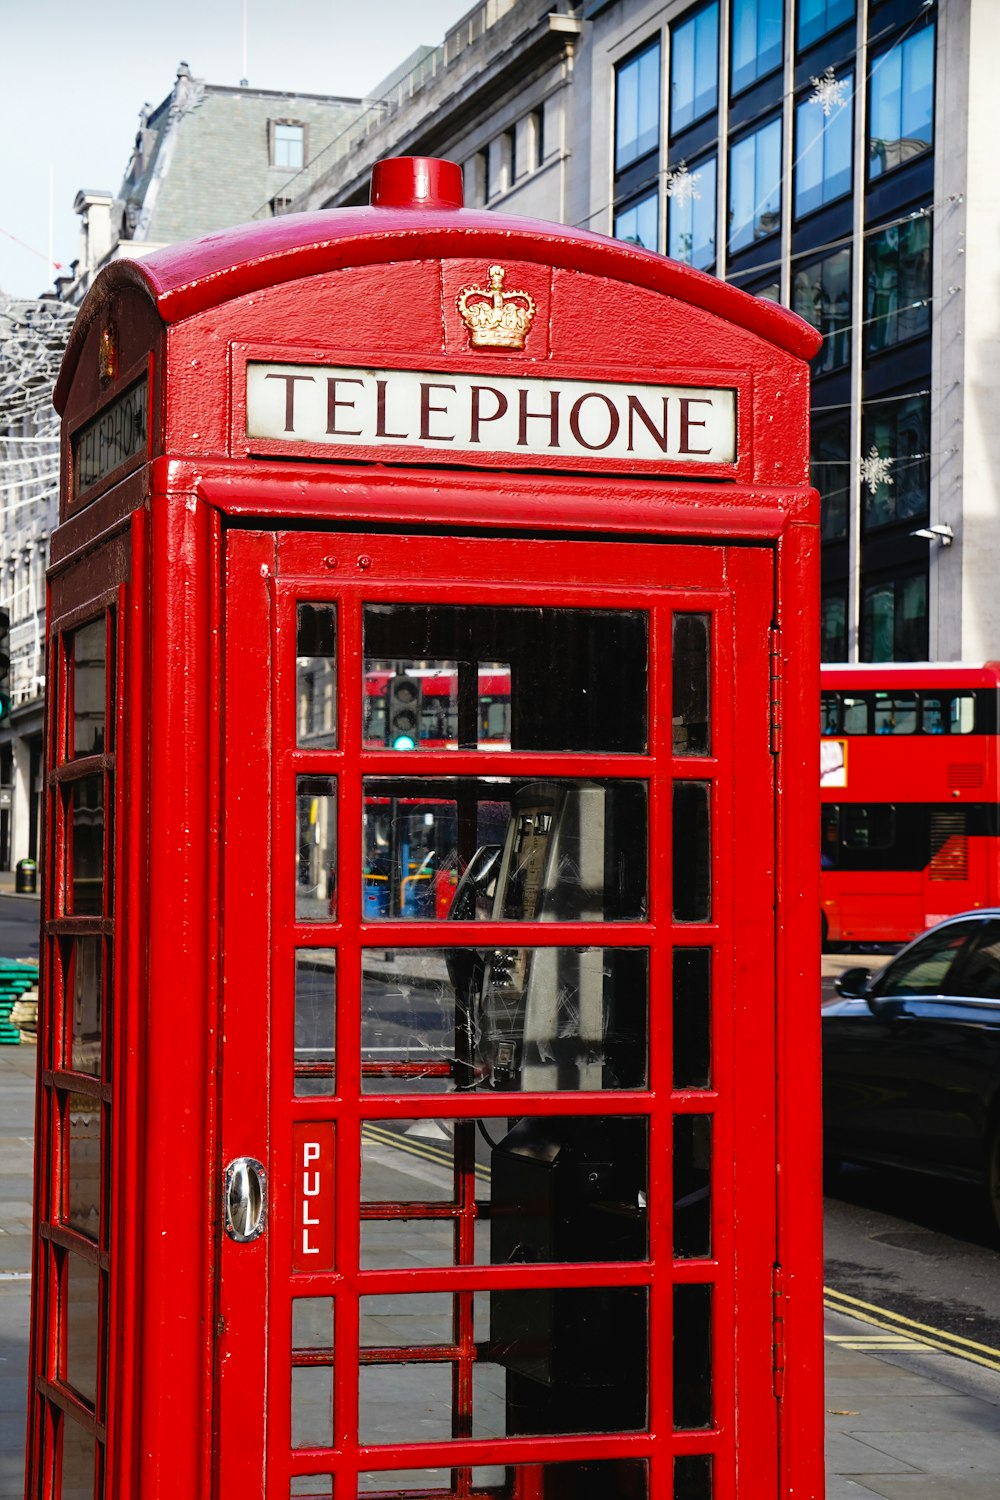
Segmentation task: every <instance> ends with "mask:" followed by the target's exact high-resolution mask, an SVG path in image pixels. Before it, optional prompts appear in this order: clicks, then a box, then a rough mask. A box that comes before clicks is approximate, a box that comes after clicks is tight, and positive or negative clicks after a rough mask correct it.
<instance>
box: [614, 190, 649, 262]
mask: <svg viewBox="0 0 1000 1500" xmlns="http://www.w3.org/2000/svg"><path fill="white" fill-rule="evenodd" d="M614 236H615V239H616V240H626V241H627V242H628V243H629V244H630V245H641V246H642V248H643V249H644V250H658V249H659V247H660V200H659V195H658V194H657V193H655V192H654V193H649V194H647V196H646V197H645V198H640V199H639V200H638V201H637V202H635V203H630V204H629V205H628V207H627V208H623V209H620V210H619V211H618V212H616V214H615V226H614Z"/></svg>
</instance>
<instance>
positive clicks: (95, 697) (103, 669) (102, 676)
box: [72, 615, 107, 756]
mask: <svg viewBox="0 0 1000 1500" xmlns="http://www.w3.org/2000/svg"><path fill="white" fill-rule="evenodd" d="M72 642H73V646H72V650H73V754H74V756H77V755H100V754H101V752H102V751H103V750H104V718H105V695H106V691H107V662H106V654H107V626H106V623H105V618H104V616H103V615H102V616H101V618H100V619H99V620H92V621H91V623H90V624H89V625H84V626H83V628H82V629H81V630H75V631H74V632H73V636H72Z"/></svg>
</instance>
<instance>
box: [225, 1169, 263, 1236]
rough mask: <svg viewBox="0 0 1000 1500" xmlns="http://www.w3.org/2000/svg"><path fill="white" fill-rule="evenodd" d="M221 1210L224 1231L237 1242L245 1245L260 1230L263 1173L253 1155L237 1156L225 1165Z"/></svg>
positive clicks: (259, 1232)
mask: <svg viewBox="0 0 1000 1500" xmlns="http://www.w3.org/2000/svg"><path fill="white" fill-rule="evenodd" d="M223 1210H224V1220H225V1226H226V1233H227V1234H228V1236H229V1238H230V1239H231V1240H236V1242H237V1244H240V1245H246V1244H249V1242H250V1241H251V1240H255V1239H257V1238H258V1236H259V1235H262V1234H263V1233H264V1226H265V1223H266V1220H267V1173H266V1172H265V1170H264V1166H263V1163H261V1162H259V1161H258V1160H257V1158H256V1157H255V1156H237V1157H236V1159H235V1160H234V1161H231V1162H230V1163H229V1165H228V1167H227V1168H226V1181H225V1188H224V1201H223Z"/></svg>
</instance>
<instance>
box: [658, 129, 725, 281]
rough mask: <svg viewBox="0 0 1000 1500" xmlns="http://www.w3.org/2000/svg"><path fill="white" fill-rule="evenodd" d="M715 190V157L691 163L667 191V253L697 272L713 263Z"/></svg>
mask: <svg viewBox="0 0 1000 1500" xmlns="http://www.w3.org/2000/svg"><path fill="white" fill-rule="evenodd" d="M682 184H684V186H683V187H682ZM688 187H689V188H690V191H688V190H687V189H688ZM715 192H716V159H715V157H714V156H708V157H703V158H702V159H701V160H700V161H698V162H694V163H692V165H691V168H690V170H689V171H687V172H684V173H680V172H678V174H677V175H675V176H674V177H673V178H672V180H671V185H670V189H669V191H668V203H669V230H670V237H669V241H668V245H667V253H668V254H669V255H671V256H672V257H673V258H674V260H682V261H684V262H685V263H686V264H687V265H689V266H694V267H695V268H696V269H697V270H699V271H707V270H709V269H710V268H711V267H712V266H713V265H714V264H715Z"/></svg>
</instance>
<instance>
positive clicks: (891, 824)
mask: <svg viewBox="0 0 1000 1500" xmlns="http://www.w3.org/2000/svg"><path fill="white" fill-rule="evenodd" d="M841 819H842V823H841V828H842V840H843V845H844V848H845V849H891V848H892V845H893V843H894V842H895V839H896V809H895V807H893V806H892V804H891V803H888V802H885V803H870V804H867V805H866V804H864V803H856V804H855V805H853V806H851V805H849V804H845V805H844V806H843V807H842V809H841Z"/></svg>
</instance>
